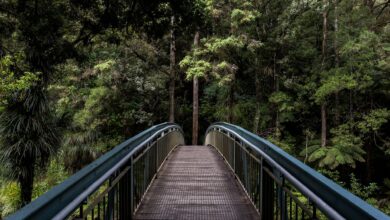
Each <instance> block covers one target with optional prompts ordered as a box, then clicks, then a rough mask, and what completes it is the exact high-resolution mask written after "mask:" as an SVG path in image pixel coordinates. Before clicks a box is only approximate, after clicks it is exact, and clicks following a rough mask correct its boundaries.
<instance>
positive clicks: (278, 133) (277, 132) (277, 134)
mask: <svg viewBox="0 0 390 220" xmlns="http://www.w3.org/2000/svg"><path fill="white" fill-rule="evenodd" d="M273 66H274V67H273V73H274V81H275V92H279V76H278V74H277V73H276V53H274V65H273ZM281 136H282V133H281V131H280V114H279V105H278V104H277V105H276V117H275V137H276V139H277V140H279V138H280V137H281Z"/></svg>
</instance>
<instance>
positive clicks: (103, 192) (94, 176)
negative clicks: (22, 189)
mask: <svg viewBox="0 0 390 220" xmlns="http://www.w3.org/2000/svg"><path fill="white" fill-rule="evenodd" d="M183 144H184V137H183V131H182V130H181V128H180V127H179V126H178V125H176V124H173V123H163V124H159V125H156V126H153V127H151V128H149V129H147V130H146V131H143V132H141V133H140V134H138V135H136V136H134V137H133V138H130V139H129V140H127V141H125V142H124V143H122V144H120V145H118V146H117V147H115V148H114V149H113V150H111V151H109V152H108V153H106V154H104V155H103V156H101V157H100V158H99V159H97V160H96V161H94V162H93V163H91V164H89V165H88V166H86V167H85V168H83V169H82V170H80V171H79V172H77V173H76V174H74V175H73V176H71V177H70V178H68V179H67V180H65V181H64V182H63V183H61V184H59V185H58V186H56V187H54V188H53V189H51V190H50V191H48V192H47V193H45V194H44V195H42V196H41V197H39V198H37V199H36V200H35V201H33V202H32V203H30V204H28V205H27V206H25V207H23V208H22V209H21V210H19V211H17V212H16V213H15V214H13V215H11V216H9V217H8V218H7V219H10V220H11V219H12V220H13V219H15V220H20V219H39V220H42V219H93V220H95V219H131V218H132V215H133V213H134V212H135V211H136V209H137V207H138V205H139V204H140V202H141V200H142V197H143V195H144V194H145V192H146V190H147V188H148V186H149V185H150V184H151V183H152V181H153V179H154V177H155V174H156V173H157V171H158V170H159V168H160V167H161V165H162V163H163V162H164V160H165V159H166V157H167V156H168V155H169V153H170V152H171V151H172V150H173V149H174V148H175V147H176V146H178V145H183Z"/></svg>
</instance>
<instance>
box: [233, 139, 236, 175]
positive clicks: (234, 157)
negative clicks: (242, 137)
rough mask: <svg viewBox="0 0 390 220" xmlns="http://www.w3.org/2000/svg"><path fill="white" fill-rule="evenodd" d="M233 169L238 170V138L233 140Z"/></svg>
mask: <svg viewBox="0 0 390 220" xmlns="http://www.w3.org/2000/svg"><path fill="white" fill-rule="evenodd" d="M233 170H234V172H236V138H234V141H233Z"/></svg>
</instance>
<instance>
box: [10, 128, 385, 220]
mask: <svg viewBox="0 0 390 220" xmlns="http://www.w3.org/2000/svg"><path fill="white" fill-rule="evenodd" d="M8 219H10V220H20V219H39V220H42V219H88V220H89V219H91V220H95V219H99V220H100V219H102V220H114V219H115V220H117V219H224V220H227V219H283V220H284V219H352V220H358V219H390V218H389V216H387V215H385V214H384V213H382V212H381V211H379V210H377V209H375V208H374V207H372V206H370V205H369V204H367V203H366V202H364V201H363V200H362V199H360V198H358V197H356V196H354V195H353V194H351V193H350V192H348V191H347V190H345V189H343V188H342V187H341V186H339V185H337V184H336V183H334V182H333V181H331V180H329V179H328V178H326V177H324V176H323V175H321V174H320V173H318V172H316V171H315V170H313V169H312V168H310V167H309V166H307V165H305V164H303V163H302V162H300V161H299V160H297V159H295V158H294V157H292V156H291V155H289V154H287V153H286V152H284V151H283V150H282V149H280V148H279V147H277V146H275V145H274V144H272V143H270V142H268V141H267V140H265V139H263V138H260V137H259V136H257V135H255V134H252V133H250V132H249V131H247V130H245V129H243V128H241V127H238V126H236V125H232V124H228V123H216V124H213V125H211V126H210V127H209V128H208V129H207V131H206V135H205V141H204V145H203V146H187V145H185V142H184V136H183V131H182V129H181V128H180V127H179V126H178V125H176V124H173V123H163V124H159V125H156V126H153V127H151V128H149V129H147V130H145V131H143V132H141V133H140V134H138V135H136V136H134V137H132V138H130V139H128V140H127V141H125V142H124V143H122V144H120V145H118V146H117V147H115V148H114V149H112V150H111V151H109V152H108V153H106V154H104V155H103V156H101V157H100V158H98V159H97V160H96V161H94V162H93V163H91V164H89V165H88V166H86V167H85V168H83V169H82V170H80V171H79V172H77V173H76V174H74V175H73V176H71V177H69V178H68V179H67V180H65V181H64V182H62V183H61V184H59V185H58V186H56V187H54V188H53V189H51V190H50V191H48V192H47V193H45V194H44V195H42V196H41V197H39V198H37V199H36V200H34V201H33V202H31V203H30V204H28V205H27V206H25V207H23V208H22V209H20V210H19V211H17V212H16V213H15V214H13V215H11V216H9V217H8Z"/></svg>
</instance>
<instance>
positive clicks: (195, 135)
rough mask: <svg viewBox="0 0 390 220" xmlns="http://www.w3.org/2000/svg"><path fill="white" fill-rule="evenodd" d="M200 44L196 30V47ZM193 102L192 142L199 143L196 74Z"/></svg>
mask: <svg viewBox="0 0 390 220" xmlns="http://www.w3.org/2000/svg"><path fill="white" fill-rule="evenodd" d="M198 46H199V30H197V31H196V32H195V37H194V48H195V49H196V48H197V47H198ZM192 92H193V103H192V108H193V110H192V144H193V145H197V144H198V129H199V125H198V117H199V82H198V78H197V77H196V76H194V78H193V90H192Z"/></svg>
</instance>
